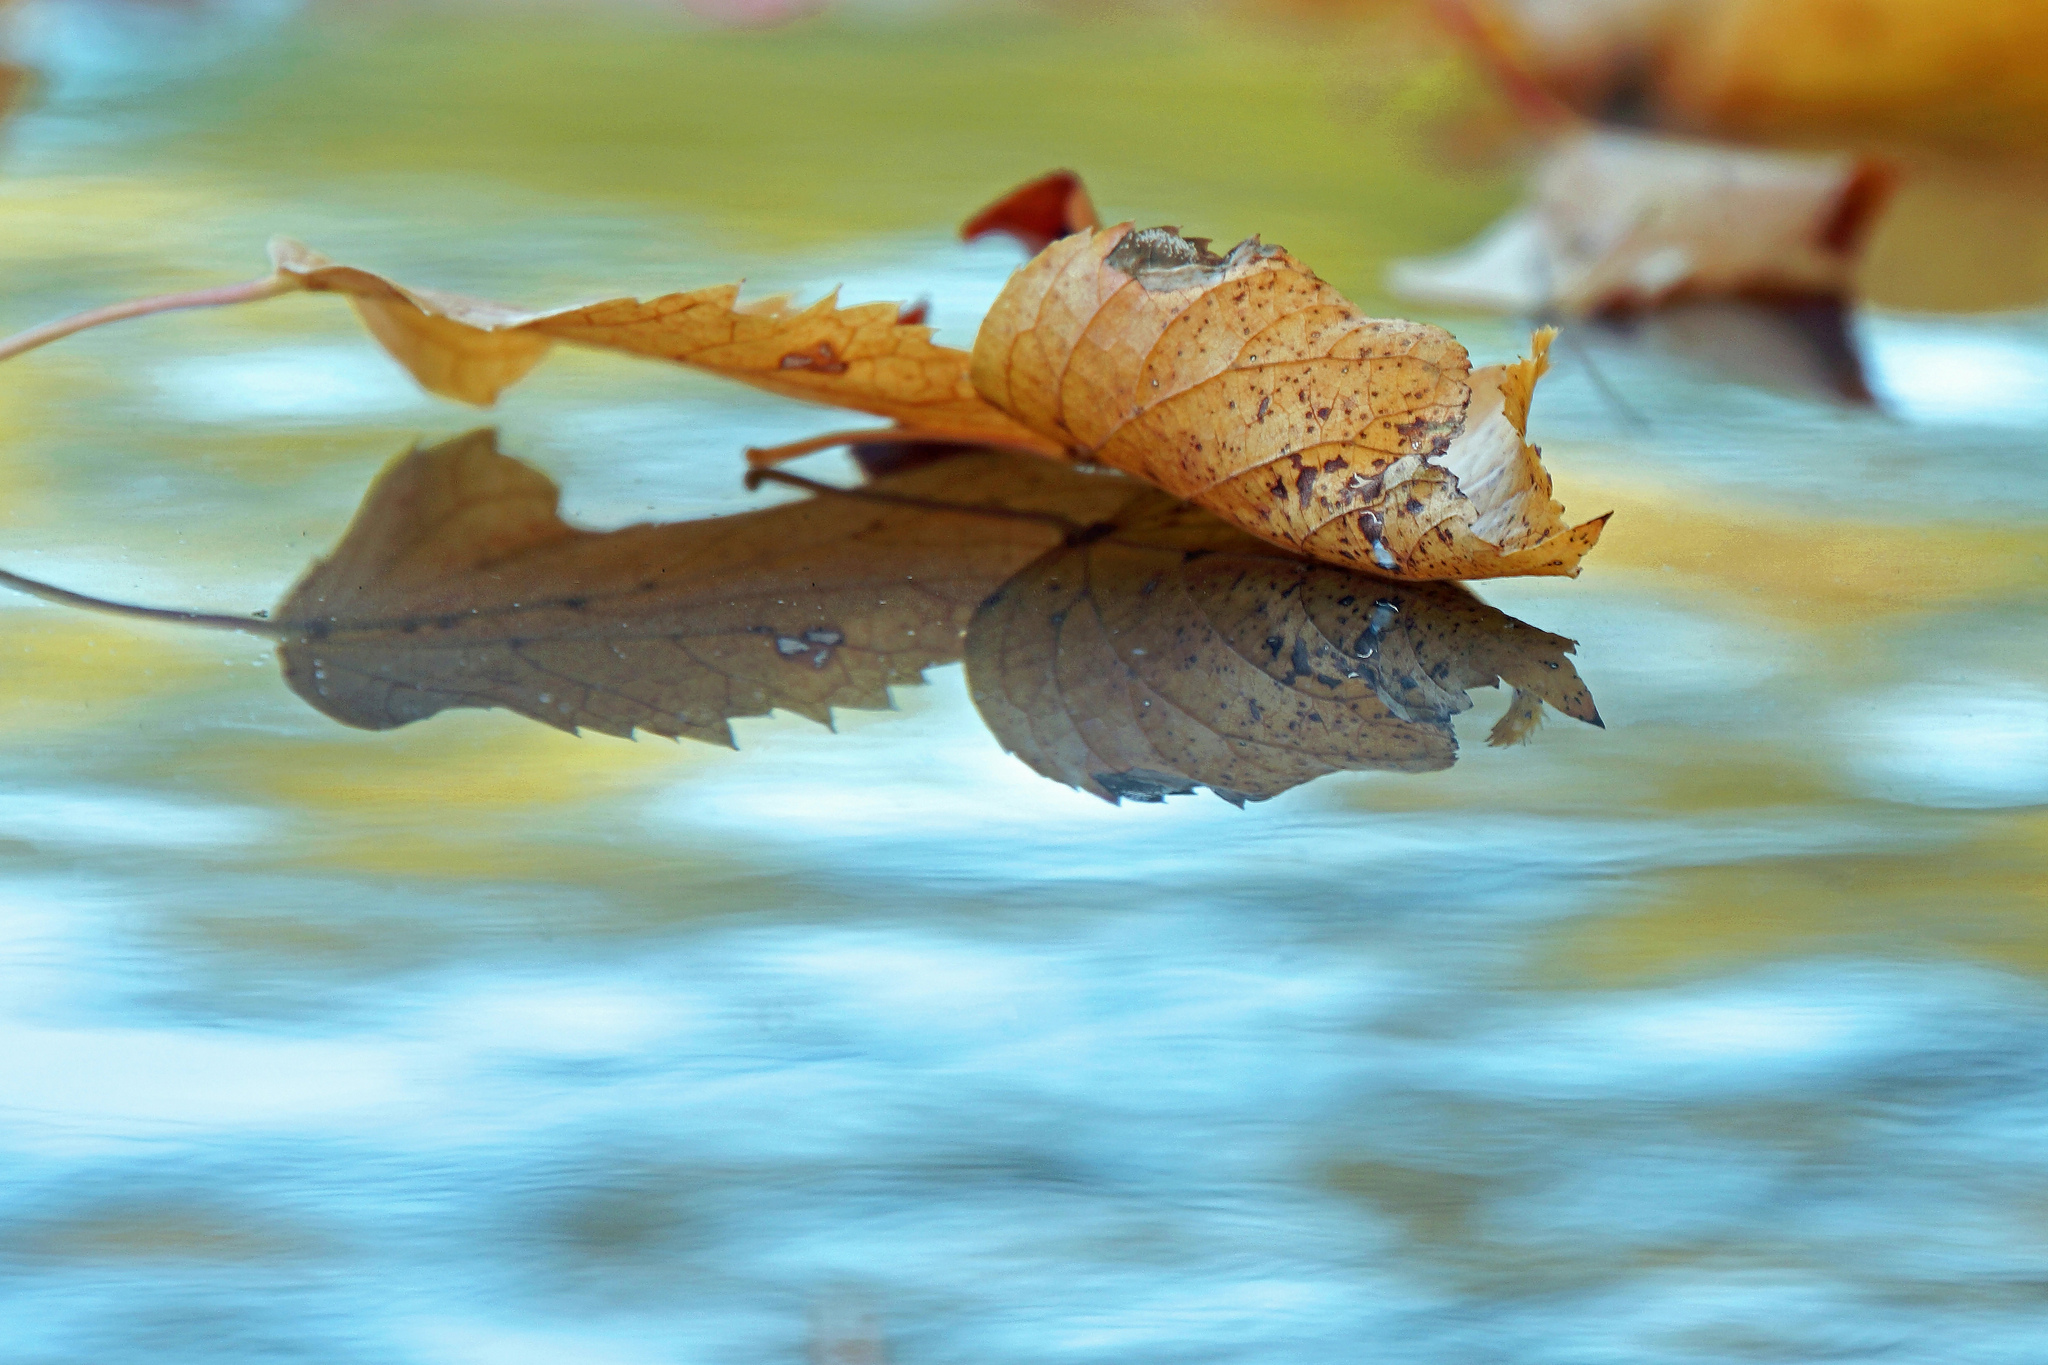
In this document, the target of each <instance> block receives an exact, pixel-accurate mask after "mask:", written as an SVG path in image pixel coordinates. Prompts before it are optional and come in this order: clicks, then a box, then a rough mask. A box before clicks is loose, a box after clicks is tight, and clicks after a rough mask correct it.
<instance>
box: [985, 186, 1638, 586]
mask: <svg viewBox="0 0 2048 1365" xmlns="http://www.w3.org/2000/svg"><path fill="white" fill-rule="evenodd" d="M1469 365H1470V362H1469V361H1468V359H1467V357H1466V355H1465V348H1464V347H1462V346H1460V345H1459V344H1458V343H1457V341H1456V340H1455V339H1454V338H1453V337H1452V336H1451V335H1450V333H1448V332H1446V331H1444V330H1443V329H1442V328H1439V327H1432V326H1428V325H1426V324H1421V323H1413V322H1398V321H1385V320H1381V319H1375V318H1368V317H1365V316H1363V315H1362V314H1361V313H1359V311H1358V310H1357V309H1356V308H1354V307H1353V306H1352V305H1351V304H1350V303H1349V302H1348V301H1347V300H1346V299H1345V298H1344V297H1343V296H1342V295H1340V294H1339V293H1338V292H1337V291H1336V290H1335V289H1332V288H1331V287H1330V286H1329V285H1328V284H1325V283H1324V282H1323V281H1322V280H1320V279H1318V278H1317V277H1316V276H1315V275H1314V274H1313V273H1312V272H1310V271H1309V270H1308V269H1307V268H1306V267H1305V266H1303V265H1302V264H1301V263H1300V262H1298V261H1296V260H1295V259H1294V258H1293V257H1291V256H1289V255H1288V254H1287V253H1286V252H1285V251H1283V250H1281V249H1280V248H1278V247H1272V246H1263V245H1261V244H1260V243H1259V241H1258V240H1257V239H1256V238H1253V239H1250V240H1247V241H1245V242H1241V243H1239V244H1238V245H1237V246H1236V247H1235V248H1233V249H1232V250H1231V251H1230V252H1229V253H1228V255H1225V256H1218V255H1216V254H1215V253H1213V252H1211V251H1209V250H1208V249H1207V243H1206V242H1205V241H1203V240H1202V239H1199V238H1195V239H1186V238H1183V237H1181V236H1180V235H1179V234H1178V233H1177V232H1176V231H1174V230H1173V229H1170V228H1148V229H1145V230H1143V231H1133V230H1132V229H1131V227H1130V226H1129V225H1128V224H1126V225H1123V226H1120V227H1115V228H1109V229H1105V230H1102V231H1098V232H1093V233H1086V234H1077V235H1075V236H1073V237H1069V238H1066V239H1065V240H1063V241H1060V242H1057V243H1055V244H1054V245H1053V246H1051V247H1049V248H1048V249H1047V250H1045V251H1044V252H1041V253H1040V254H1039V255H1038V256H1037V257H1036V258H1035V259H1033V260H1032V261H1031V262H1030V263H1029V264H1027V265H1026V266H1025V267H1024V268H1023V269H1022V270H1020V271H1018V272H1017V274H1016V275H1015V276H1013V277H1012V278H1011V280H1010V282H1009V284H1008V285H1007V286H1006V287H1005V288H1004V290H1003V292H1002V294H1001V296H1000V297H998V298H997V300H996V302H995V305H994V307H993V308H991V309H990V311H989V315H988V317H987V319H986V320H985V321H984V322H983V323H982V327H981V334H980V336H979V337H978V338H977V340H976V341H975V347H974V383H975V387H977V388H978V389H980V390H981V392H982V394H983V396H985V397H986V398H987V399H988V400H989V401H990V402H991V403H993V404H995V405H996V406H997V407H999V408H1002V409H1003V410H1004V411H1005V412H1007V413H1009V414H1010V415H1011V416H1013V417H1015V418H1017V419H1018V420H1019V421H1021V422H1023V423H1024V424H1025V425H1026V426H1028V427H1030V428H1031V429H1032V430H1033V431H1036V432H1038V433H1039V434H1040V435H1042V436H1045V437H1048V438H1051V439H1052V440H1054V441H1057V442H1060V443H1062V444H1064V445H1066V446H1069V447H1070V448H1072V449H1073V450H1074V451H1075V452H1076V453H1077V454H1079V455H1082V456H1085V457H1087V458H1090V459H1093V460H1097V461H1100V462H1101V463H1103V464H1106V465H1110V466H1112V467H1114V468H1117V469H1121V470H1124V471H1125V472H1127V473H1131V474H1135V475H1137V476H1138V477H1139V478H1142V479H1145V480H1146V481H1148V482H1150V483H1153V484H1155V485H1157V486H1158V487H1160V488H1163V489H1165V490H1166V491H1167V492H1169V493H1172V494H1174V495H1175V496H1177V497H1182V498H1186V499H1188V500H1190V501H1192V502H1195V503H1198V504H1199V505H1201V506H1203V507H1205V508H1208V509H1209V510H1210V511H1212V512H1215V513H1216V514H1218V515H1219V516H1221V517H1223V518H1224V519H1225V520H1227V521H1230V522H1232V523H1233V524H1235V525H1238V526H1242V527H1244V528H1245V529H1247V530H1249V531H1251V532H1253V533H1254V534H1256V535H1259V536H1261V537H1262V538H1264V539H1266V540H1270V541H1272V542H1274V543H1275V544H1278V545H1281V546H1284V547H1286V548H1288V549H1292V550H1297V551H1300V552H1303V553H1306V554H1308V555H1311V556H1313V557H1315V558H1317V559H1323V560H1327V561H1329V562H1332V563H1337V564H1347V565H1353V566H1356V567H1359V568H1363V569H1369V570H1372V571H1375V572H1379V573H1384V574H1387V575H1389V576H1391V577H1395V578H1403V579H1450V578H1495V577H1503V576H1510V575H1521V574H1575V573H1577V571H1578V563H1579V559H1580V557H1581V556H1582V555H1584V553H1585V552H1586V551H1587V550H1588V549H1590V548H1591V547H1592V545H1593V544H1594V542H1595V541H1597V540H1598V539H1599V535H1600V527H1601V525H1602V521H1604V518H1603V519H1602V520H1596V521H1591V522H1586V523H1584V524H1582V525H1580V526H1578V527H1575V528H1571V527H1567V526H1566V525H1565V523H1564V522H1563V520H1562V516H1561V514H1562V508H1560V507H1559V506H1558V505H1557V504H1556V503H1555V502H1553V501H1551V499H1550V482H1549V479H1548V477H1547V476H1546V475H1544V474H1543V471H1542V468H1541V466H1540V465H1539V464H1537V463H1536V459H1535V452H1534V451H1533V450H1532V449H1529V448H1527V447H1525V446H1523V444H1522V443H1521V441H1520V433H1521V431H1522V428H1523V423H1522V419H1521V418H1517V419H1514V420H1512V421H1511V423H1510V425H1512V427H1513V429H1514V434H1515V437H1516V439H1515V440H1514V442H1513V444H1512V449H1509V448H1507V446H1506V445H1504V444H1503V443H1502V442H1501V441H1499V440H1497V439H1493V438H1486V439H1479V438H1476V437H1474V438H1468V439H1466V440H1464V441H1463V442H1462V443H1461V444H1457V445H1454V441H1457V440H1458V438H1459V434H1460V432H1461V431H1465V430H1466V429H1467V427H1468V419H1467V413H1466V408H1467V404H1468V400H1469V399H1470V397H1471V393H1472V390H1471V388H1470V386H1469V383H1468V380H1469V374H1468V371H1469ZM1536 372H1540V367H1539V370H1537V371H1530V372H1528V373H1527V376H1526V383H1525V384H1524V385H1523V388H1522V389H1521V390H1520V391H1519V392H1518V395H1517V401H1518V403H1519V410H1520V412H1521V414H1522V417H1523V418H1525V417H1526V413H1527V403H1528V393H1527V388H1529V387H1533V384H1534V376H1535V373H1536ZM1486 417H1487V413H1486V412H1485V411H1484V410H1481V409H1475V410H1474V412H1473V414H1472V418H1471V422H1470V424H1469V425H1472V426H1477V425H1478V424H1480V423H1483V422H1484V421H1485V419H1486ZM1461 481H1476V482H1475V484H1474V488H1473V490H1472V491H1471V494H1470V495H1469V496H1468V493H1467V492H1466V491H1461ZM1481 526H1484V527H1485V528H1486V529H1485V530H1483V531H1482V530H1481V529H1479V528H1480V527H1481Z"/></svg>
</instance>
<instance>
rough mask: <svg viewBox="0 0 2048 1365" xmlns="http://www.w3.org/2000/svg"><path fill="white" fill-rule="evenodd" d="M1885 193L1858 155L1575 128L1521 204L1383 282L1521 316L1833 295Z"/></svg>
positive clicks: (1426, 297)
mask: <svg viewBox="0 0 2048 1365" xmlns="http://www.w3.org/2000/svg"><path fill="white" fill-rule="evenodd" d="M1891 188H1892V177H1891V174H1890V172H1889V171H1888V170H1886V169H1885V168H1884V167H1883V166H1882V165H1880V164H1879V163H1877V162H1875V161H1872V160H1869V159H1867V158H1858V157H1851V156H1801V155H1792V154H1789V153H1782V152H1764V151H1756V150H1750V149H1744V148H1734V147H1715V146H1708V145H1705V144H1700V143H1690V142H1681V141H1677V140H1675V139H1669V138H1651V137H1638V136H1634V135H1630V134H1623V133H1608V132H1601V133H1584V134H1579V135H1576V136H1573V137H1570V138H1568V139H1566V140H1565V141H1564V142H1562V143H1560V144H1558V145H1557V146H1556V147H1555V148H1553V149H1552V150H1551V151H1550V152H1549V153H1548V154H1547V155H1546V157H1545V159H1544V160H1543V162H1542V164H1541V165H1540V166H1539V167H1538V168H1537V171H1536V173H1535V177H1534V183H1533V188H1532V192H1531V194H1530V199H1529V203H1528V204H1526V205H1525V206H1524V207H1522V208H1520V209H1517V210H1515V211H1514V212H1513V213H1511V214H1509V215H1508V217H1506V218H1504V219H1503V220H1501V221H1500V222H1499V223H1497V224H1495V225H1494V226H1493V227H1492V228H1490V229H1489V230H1488V231H1487V232H1486V233H1485V234H1484V235H1483V236H1481V237H1480V238H1479V239H1478V240H1477V241H1475V242H1473V243H1472V244H1471V245H1470V246H1468V247H1466V248H1464V249H1463V250H1461V251H1458V252H1455V253H1453V254H1451V255H1449V256H1442V257H1436V258H1433V259H1429V260H1413V261H1400V262H1396V263H1395V265H1394V266H1393V268H1392V269H1391V270H1390V271H1389V273H1388V284H1389V286H1390V287H1391V288H1392V289H1393V290H1394V292H1395V293H1397V294H1400V295H1402V296H1403V297H1406V298H1411V299H1416V300H1420V301H1425V302H1431V303H1438V304H1445V305H1450V306H1457V307H1477V308H1487V309H1496V310H1499V311H1502V312H1510V313H1522V314H1541V313H1546V312H1550V311H1552V310H1557V311H1562V312H1565V313H1569V314H1580V315H1583V314H1587V313H1612V312H1628V311H1632V310H1637V309H1642V308H1647V307H1651V306H1655V305H1658V304H1662V303H1665V302H1667V301H1669V300H1673V299H1677V298H1698V297H1711V296H1716V295H1749V296H1764V297H1769V296H1780V297H1783V296H1793V297H1831V298H1842V297H1846V296H1847V295H1848V293H1849V291H1850V287H1851V284H1852V281H1853V277H1854V275H1855V271H1856V265H1857V260H1858V257H1859V255H1860V253H1861V252H1862V250H1863V248H1864V246H1865V245H1866V244H1867V242H1868V240H1869V237H1870V230H1871V227H1872V226H1873V224H1874V223H1875V221H1876V219H1877V216H1878V215H1879V214H1880V213H1881V212H1882V210H1883V208H1884V205H1885V203H1886V202H1887V200H1888V198H1889V196H1890V193H1891Z"/></svg>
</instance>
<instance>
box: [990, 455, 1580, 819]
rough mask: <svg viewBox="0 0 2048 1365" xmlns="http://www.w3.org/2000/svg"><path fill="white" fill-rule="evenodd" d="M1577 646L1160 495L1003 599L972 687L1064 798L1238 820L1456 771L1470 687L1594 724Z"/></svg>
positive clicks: (1451, 593) (1002, 735)
mask: <svg viewBox="0 0 2048 1365" xmlns="http://www.w3.org/2000/svg"><path fill="white" fill-rule="evenodd" d="M1571 648H1572V642H1571V641H1569V640H1565V639H1563V638H1561V637H1559V636H1555V635H1550V634H1547V633H1545V632H1543V631H1538V630H1534V629H1531V628H1529V627H1527V626H1524V625H1522V624H1521V623H1520V622H1517V621H1515V620H1513V619H1512V618H1510V617H1508V616H1505V615H1503V614H1502V613H1500V612H1498V611H1496V610H1494V609H1493V608H1491V607H1489V606H1486V605H1485V604H1484V603H1482V602H1480V601H1479V600H1478V599H1477V598H1475V597H1473V596H1472V595H1471V594H1470V593H1469V592H1467V591H1466V590H1464V589H1463V588H1460V587H1457V586H1455V585H1451V584H1420V585H1416V584H1394V583H1389V582H1387V581H1385V580H1383V579H1377V578H1373V577H1369V576H1367V575H1364V574H1360V573H1354V572H1350V571H1347V570H1344V569H1340V568H1337V567H1334V566H1332V565H1327V564H1317V563H1312V562H1309V561H1306V560H1303V559H1300V558H1298V557H1295V556H1291V555H1285V554H1282V553H1280V552H1279V551H1276V550H1275V549H1273V548H1272V547H1271V546H1269V545H1267V544H1265V543H1263V542H1262V541H1259V540H1257V539H1255V538H1253V537H1251V536H1248V535H1245V534H1243V533H1241V532H1238V531H1235V530H1232V529H1231V528H1229V527H1227V526H1225V525H1223V524H1222V523H1220V522H1219V521H1217V520H1216V518H1214V517H1212V516H1210V515H1208V514H1207V513H1204V512H1202V511H1200V510H1199V509H1196V508H1192V507H1189V506H1187V505H1185V504H1181V503H1176V502H1174V501H1173V500H1172V499H1170V498H1167V497H1166V496H1164V495H1163V494H1159V493H1154V492H1147V493H1146V494H1144V495H1143V496H1142V497H1140V498H1139V499H1137V500H1136V501H1134V502H1133V503H1132V505H1131V506H1130V507H1128V508H1126V509H1125V510H1124V511H1123V513H1122V514H1121V515H1120V516H1119V518H1118V520H1117V522H1116V524H1115V526H1114V527H1112V528H1111V529H1110V530H1109V531H1108V532H1107V533H1105V534H1103V535H1100V536H1097V537H1094V538H1081V539H1074V540H1070V541H1069V542H1068V543H1067V544H1064V545H1062V546H1061V547H1060V548H1058V549H1056V550H1052V551H1049V552H1048V553H1047V554H1045V555H1044V556H1042V557H1041V558H1040V559H1039V560H1037V562H1035V563H1034V564H1032V565H1031V566H1030V568H1028V569H1026V570H1025V571H1024V572H1022V573H1020V574H1018V575H1017V576H1016V577H1015V578H1013V579H1012V580H1010V582H1008V583H1007V584H1005V585H1004V586H1003V588H1002V589H1001V590H1000V591H999V592H997V593H996V594H995V595H994V596H992V597H990V598H989V599H988V601H987V602H986V603H984V604H983V605H982V607H981V610H980V611H979V612H977V613H976V615H975V618H974V621H973V623H972V624H971V625H970V626H969V627H968V632H967V672H968V680H969V683H970V685H971V687H972V689H973V694H974V701H975V705H976V706H977V707H978V708H979V709H980V711H981V713H982V717H983V719H984V720H986V721H987V722H988V724H989V727H990V729H992V730H993V731H994V732H995V734H996V737H997V738H998V739H999V740H1000V741H1001V742H1002V743H1003V746H1004V747H1005V748H1007V749H1009V750H1010V751H1011V752H1013V753H1015V754H1016V755H1017V756H1018V757H1019V758H1021V759H1022V760H1023V761H1024V762H1025V763H1027V764H1029V765H1030V766H1031V767H1032V768H1034V769H1035V770H1037V771H1038V772H1040V773H1042V774H1044V775H1045V776H1047V777H1050V778H1052V779H1054V780H1055V781H1059V782H1064V783H1066V784H1068V785H1070V786H1074V787H1079V788H1081V789H1082V790H1084V791H1089V792H1092V793H1094V794H1095V795H1097V796H1100V797H1103V798H1105V799H1107V800H1111V801H1118V800H1126V799H1128V800H1141V801H1157V800H1161V799H1164V798H1165V797H1166V796H1169V795H1175V794H1179V793H1184V792H1188V791H1192V790H1194V789H1195V788H1196V787H1198V786H1206V787H1208V788H1209V789H1210V790H1212V791H1214V792H1216V793H1217V794H1218V795H1219V796H1222V797H1224V798H1225V799H1226V800H1229V801H1233V802H1236V803H1239V804H1242V803H1243V802H1245V801H1258V800H1265V799H1266V798H1268V797H1271V796H1275V795H1278V794H1279V793H1280V792H1283V791H1286V790H1288V789H1289V788H1291V787H1294V786H1297V785H1299V784H1300V783H1303V782H1306V781H1309V780H1311V779H1313V778H1316V777H1319V776H1321V775H1323V774H1325V773H1330V772H1336V771H1343V770H1353V771H1356V770H1384V771H1393V772H1430V771H1435V770H1438V769H1442V768H1448V767H1450V766H1451V765H1452V763H1454V762H1455V761H1456V757H1457V740H1456V737H1455V736H1454V735H1453V733H1452V730H1451V717H1452V716H1454V715H1456V714H1457V713H1458V712H1461V711H1464V710H1466V709H1467V708H1469V707H1470V706H1471V704H1472V702H1471V698H1470V696H1469V695H1468V693H1467V689H1469V688H1472V687H1486V686H1493V685H1495V684H1496V683H1498V682H1499V681H1501V680H1503V679H1505V680H1507V681H1508V682H1510V683H1511V684H1512V685H1514V686H1515V687H1516V688H1517V697H1518V698H1521V697H1526V698H1528V699H1529V704H1530V705H1532V706H1534V707H1535V708H1536V709H1538V710H1540V709H1541V706H1542V705H1543V703H1544V702H1545V701H1548V702H1549V703H1550V704H1551V705H1553V706H1555V707H1557V708H1558V709H1560V710H1562V711H1564V712H1566V713H1567V714H1569V715H1573V716H1576V717H1578V718H1579V719H1582V720H1586V721H1589V722H1590V723H1593V724H1598V723H1599V716H1598V713H1597V712H1596V711H1595V710H1594V709H1593V703H1592V698H1591V697H1590V696H1589V695H1588V694H1587V692H1586V689H1585V686H1584V684H1583V683H1582V682H1581V681H1580V680H1579V677H1578V674H1577V672H1576V671H1575V670H1574V669H1573V668H1572V665H1571V662H1570V660H1569V659H1568V658H1567V657H1566V655H1567V654H1568V653H1569V652H1570V650H1571Z"/></svg>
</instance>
